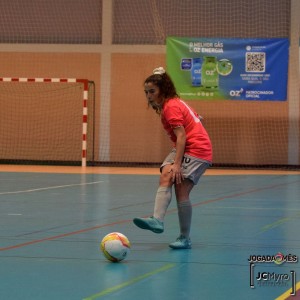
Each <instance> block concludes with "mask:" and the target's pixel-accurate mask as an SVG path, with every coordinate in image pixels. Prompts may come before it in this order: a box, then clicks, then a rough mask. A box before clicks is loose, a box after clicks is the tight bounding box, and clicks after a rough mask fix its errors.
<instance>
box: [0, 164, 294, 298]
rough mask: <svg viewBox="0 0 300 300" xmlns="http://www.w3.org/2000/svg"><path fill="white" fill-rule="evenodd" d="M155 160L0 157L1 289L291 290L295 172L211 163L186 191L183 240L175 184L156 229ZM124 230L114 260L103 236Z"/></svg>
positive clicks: (71, 292)
mask: <svg viewBox="0 0 300 300" xmlns="http://www.w3.org/2000/svg"><path fill="white" fill-rule="evenodd" d="M158 177H159V175H158V171H157V170H156V169H155V171H153V170H152V169H151V170H149V169H148V170H147V169H146V170H145V169H125V168H124V169H122V168H121V169H120V170H118V169H117V168H116V169H113V168H102V169H101V168H87V169H86V171H84V170H82V169H81V168H78V167H73V168H72V167H66V168H64V167H30V166H27V167H23V168H18V167H6V166H1V165H0V216H1V217H0V264H1V268H0V278H1V288H0V299H14V300H19V299H30V300H35V299H39V300H40V299H41V300H48V299H51V300H60V299H62V300H69V299H70V300H73V299H74V300H76V299H78V300H79V299H90V300H91V299H110V300H113V299H122V300H129V299H130V300H132V299H143V300H153V299H158V300H161V299H162V300H165V299H170V300H185V299H189V300H191V299H194V300H198V299H224V300H225V299H226V300H227V299H239V300H240V299H245V300H249V299H264V300H266V299H289V300H293V299H300V284H299V281H300V264H299V257H300V235H299V228H300V197H299V195H300V172H292V171H291V172H284V171H273V172H262V171H251V172H246V171H243V172H239V171H232V172H226V171H217V170H209V171H208V172H207V173H206V174H205V175H204V176H203V177H202V179H201V181H200V183H199V185H197V186H196V187H195V188H194V190H193V191H192V194H191V201H192V204H193V221H192V232H191V239H192V242H193V246H192V249H190V250H172V249H170V248H169V247H168V244H169V243H170V242H173V241H174V240H175V239H176V237H177V236H178V230H179V228H178V220H177V209H176V201H175V195H174V192H173V200H172V203H171V205H170V207H169V210H168V213H167V215H166V219H165V232H164V233H162V234H154V233H152V232H150V231H144V230H141V229H139V228H137V227H135V226H134V224H133V223H132V219H133V218H134V217H141V216H149V215H151V214H152V211H153V205H154V195H155V193H156V189H157V184H158ZM114 231H117V232H121V233H123V234H125V235H126V236H127V237H128V238H129V240H130V242H131V251H130V254H129V255H128V257H127V258H126V259H125V260H124V261H123V262H120V263H111V262H109V261H108V260H106V259H105V257H104V256H103V255H102V253H101V251H100V249H99V245H100V241H101V239H102V238H103V237H104V236H105V235H106V234H107V233H110V232H114Z"/></svg>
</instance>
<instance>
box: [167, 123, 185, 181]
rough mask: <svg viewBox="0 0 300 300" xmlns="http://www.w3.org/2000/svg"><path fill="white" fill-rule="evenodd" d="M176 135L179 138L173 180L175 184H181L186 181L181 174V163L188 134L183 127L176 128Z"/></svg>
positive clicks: (173, 167) (172, 169)
mask: <svg viewBox="0 0 300 300" xmlns="http://www.w3.org/2000/svg"><path fill="white" fill-rule="evenodd" d="M173 131H174V134H175V135H176V137H177V140H176V156H175V160H174V164H173V165H172V168H171V172H172V179H173V182H175V183H181V181H182V180H183V179H184V178H183V175H182V172H181V163H182V158H183V155H184V150H185V142H186V133H185V130H184V127H183V126H180V127H175V128H174V129H173Z"/></svg>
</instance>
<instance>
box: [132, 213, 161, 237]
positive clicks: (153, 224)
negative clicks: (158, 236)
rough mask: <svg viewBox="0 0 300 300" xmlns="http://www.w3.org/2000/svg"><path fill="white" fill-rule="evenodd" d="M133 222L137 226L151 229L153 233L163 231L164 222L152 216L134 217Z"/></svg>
mask: <svg viewBox="0 0 300 300" xmlns="http://www.w3.org/2000/svg"><path fill="white" fill-rule="evenodd" d="M133 223H134V224H135V225H136V226H137V227H139V228H142V229H146V230H151V231H152V232H154V233H162V232H164V223H163V222H161V221H159V220H158V219H156V218H154V217H150V218H134V219H133Z"/></svg>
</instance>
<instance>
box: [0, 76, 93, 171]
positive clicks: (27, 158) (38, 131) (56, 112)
mask: <svg viewBox="0 0 300 300" xmlns="http://www.w3.org/2000/svg"><path fill="white" fill-rule="evenodd" d="M0 106H1V110H0V128H1V129H0V130H1V134H0V136H1V139H0V158H1V161H2V162H9V163H16V162H19V163H20V162H23V163H33V162H34V163H61V164H81V165H82V166H85V165H86V164H87V161H91V160H92V159H93V149H92V147H88V144H89V145H92V143H93V126H92V125H91V126H90V128H89V129H88V127H89V126H88V125H89V124H93V88H92V84H91V83H89V82H88V81H87V80H80V79H60V78H32V79H31V78H0ZM88 110H89V112H88ZM88 148H90V149H88ZM88 150H90V153H89V152H88Z"/></svg>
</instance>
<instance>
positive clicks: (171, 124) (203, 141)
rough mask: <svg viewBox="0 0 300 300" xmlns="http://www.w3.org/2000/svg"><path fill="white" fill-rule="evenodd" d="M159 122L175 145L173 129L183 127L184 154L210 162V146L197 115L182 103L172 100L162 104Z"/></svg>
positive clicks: (179, 100) (176, 99)
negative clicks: (184, 136) (184, 138)
mask: <svg viewBox="0 0 300 300" xmlns="http://www.w3.org/2000/svg"><path fill="white" fill-rule="evenodd" d="M161 122H162V124H163V126H164V129H165V130H166V131H167V133H168V135H169V137H170V139H171V140H172V142H173V143H174V147H175V145H176V139H177V138H176V135H175V134H174V132H173V128H175V127H178V126H183V127H184V129H185V133H186V144H185V153H186V154H188V155H191V156H194V157H197V158H200V159H203V160H206V161H209V162H212V145H211V141H210V139H209V136H208V134H207V132H206V130H205V128H204V127H203V125H202V123H201V121H200V118H199V115H198V114H197V113H196V112H195V111H194V110H193V109H192V108H191V107H190V106H188V105H187V104H186V103H185V102H184V101H182V100H181V99H178V98H173V99H170V100H168V101H167V102H165V103H164V106H163V108H162V113H161Z"/></svg>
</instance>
